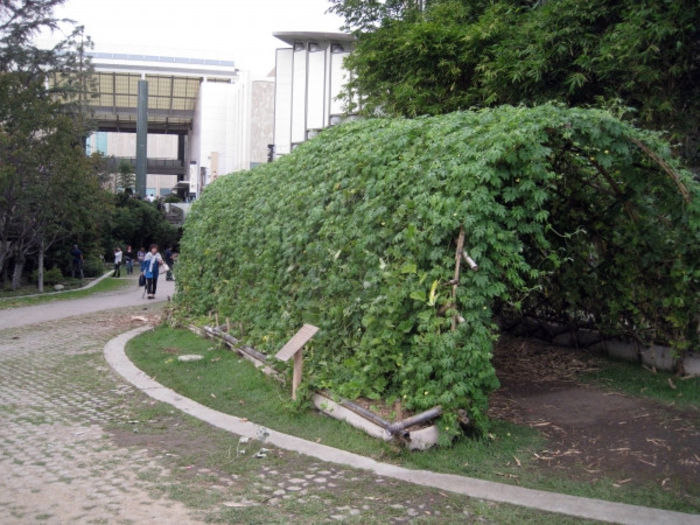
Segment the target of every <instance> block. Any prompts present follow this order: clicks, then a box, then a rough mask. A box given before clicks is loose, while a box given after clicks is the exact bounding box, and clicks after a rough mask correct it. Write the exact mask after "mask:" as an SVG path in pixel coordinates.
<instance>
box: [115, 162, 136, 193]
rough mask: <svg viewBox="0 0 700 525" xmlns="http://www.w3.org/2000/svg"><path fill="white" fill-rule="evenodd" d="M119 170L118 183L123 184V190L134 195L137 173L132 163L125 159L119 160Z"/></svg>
mask: <svg viewBox="0 0 700 525" xmlns="http://www.w3.org/2000/svg"><path fill="white" fill-rule="evenodd" d="M117 171H118V172H119V178H118V185H119V186H121V188H122V191H123V192H125V193H128V194H129V195H133V194H134V186H135V184H136V174H135V173H134V170H133V169H132V167H131V164H129V163H128V162H127V161H125V160H122V161H120V162H119V167H118V168H117Z"/></svg>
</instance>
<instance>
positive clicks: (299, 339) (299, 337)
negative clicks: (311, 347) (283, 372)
mask: <svg viewBox="0 0 700 525" xmlns="http://www.w3.org/2000/svg"><path fill="white" fill-rule="evenodd" d="M316 332H318V327H317V326H314V325H312V324H305V325H304V326H302V327H301V328H300V329H299V331H298V332H297V333H296V334H294V337H292V338H291V339H290V340H289V341H287V344H285V345H284V346H283V347H282V349H281V350H280V351H279V352H277V355H275V357H276V358H277V359H279V360H280V361H289V359H290V358H291V357H292V356H293V355H294V354H296V353H297V352H298V351H299V350H301V348H302V347H303V346H304V345H305V344H306V343H307V342H308V341H309V339H311V338H312V337H313V336H314V334H315V333H316Z"/></svg>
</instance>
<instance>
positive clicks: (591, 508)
mask: <svg viewBox="0 0 700 525" xmlns="http://www.w3.org/2000/svg"><path fill="white" fill-rule="evenodd" d="M150 329H152V327H150V326H142V327H139V328H136V329H134V330H130V331H128V332H126V333H123V334H121V335H119V336H117V337H115V338H114V339H112V340H110V341H109V342H108V343H107V344H106V345H105V348H104V354H105V359H106V360H107V362H108V363H109V365H110V366H111V367H112V368H113V369H114V370H115V371H116V372H117V373H118V374H120V375H121V376H122V377H123V378H124V379H126V380H127V381H128V382H129V383H131V384H132V385H134V386H135V387H137V388H138V389H140V390H142V391H143V392H145V393H146V394H148V395H149V396H151V397H152V398H154V399H157V400H158V401H162V402H164V403H168V404H169V405H172V406H174V407H175V408H178V409H179V410H181V411H183V412H185V413H186V414H189V415H190V416H192V417H195V418H197V419H200V420H202V421H205V422H207V423H209V424H210V425H213V426H215V427H218V428H221V429H223V430H226V431H228V432H232V433H234V434H237V435H239V436H245V437H248V438H251V439H260V436H261V434H263V433H264V432H265V431H266V432H269V435H268V437H267V439H265V442H266V443H269V444H271V445H274V446H276V447H279V448H282V449H285V450H291V451H295V452H298V453H300V454H305V455H307V456H311V457H314V458H317V459H320V460H322V461H327V462H330V463H336V464H339V465H343V466H348V467H353V468H358V469H363V470H368V471H370V472H374V473H375V474H378V475H380V476H386V477H389V478H393V479H398V480H401V481H407V482H409V483H415V484H416V485H422V486H425V487H433V488H438V489H441V490H447V491H450V492H454V493H456V494H463V495H465V496H469V497H473V498H480V499H485V500H490V501H495V502H499V503H509V504H512V505H519V506H523V507H530V508H533V509H538V510H543V511H548V512H556V513H560V514H567V515H570V516H576V517H580V518H587V519H593V520H599V521H606V522H611V523H623V524H629V525H642V524H648V525H686V524H687V525H700V515H695V514H686V513H682V512H674V511H667V510H660V509H654V508H651V507H641V506H636V505H628V504H625V503H613V502H610V501H604V500H599V499H591V498H581V497H578V496H568V495H566V494H558V493H554V492H546V491H543V490H535V489H527V488H522V487H517V486H514V485H507V484H504V483H496V482H493V481H485V480H481V479H475V478H467V477H464V476H457V475H455V474H439V473H436V472H430V471H427V470H412V469H408V468H404V467H399V466H396V465H390V464H388V463H380V462H378V461H375V460H373V459H370V458H367V457H364V456H361V455H359V454H354V453H352V452H347V451H345V450H340V449H337V448H333V447H329V446H326V445H321V444H319V443H314V442H312V441H307V440H305V439H301V438H298V437H295V436H290V435H288V434H283V433H281V432H276V431H274V430H270V429H265V428H264V427H261V426H260V425H256V424H255V423H252V422H250V421H247V420H243V419H240V418H238V417H235V416H231V415H228V414H224V413H222V412H218V411H216V410H213V409H211V408H208V407H206V406H204V405H200V404H199V403H197V402H195V401H192V400H191V399H188V398H185V397H182V396H181V395H179V394H178V393H176V392H175V391H173V390H171V389H169V388H166V387H164V386H163V385H161V384H159V383H157V382H156V381H154V380H153V379H151V378H150V377H148V376H147V375H146V374H145V373H144V372H142V371H141V370H139V369H138V368H136V366H135V365H134V364H133V363H132V362H131V361H130V360H129V358H128V357H127V356H126V353H125V352H124V347H125V345H126V343H127V342H128V341H129V340H130V339H132V338H134V337H136V336H137V335H139V334H141V333H143V332H145V331H147V330H150Z"/></svg>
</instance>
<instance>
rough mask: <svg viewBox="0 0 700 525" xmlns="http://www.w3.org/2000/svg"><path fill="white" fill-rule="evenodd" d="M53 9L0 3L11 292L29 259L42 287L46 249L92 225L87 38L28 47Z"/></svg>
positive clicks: (0, 192) (2, 171)
mask: <svg viewBox="0 0 700 525" xmlns="http://www.w3.org/2000/svg"><path fill="white" fill-rule="evenodd" d="M60 3H62V0H42V1H33V0H22V1H20V0H10V1H8V2H4V3H3V4H2V5H0V158H2V159H3V163H2V165H0V267H1V268H3V269H4V268H5V266H6V265H7V264H8V263H9V261H10V259H11V260H12V262H13V263H14V267H13V287H14V288H16V287H18V286H19V284H20V278H21V276H22V272H23V269H24V265H25V263H26V261H27V259H28V258H29V257H32V256H36V258H37V259H38V263H39V264H38V266H39V268H38V270H39V271H38V275H39V282H38V283H37V284H38V286H39V289H42V288H43V280H42V277H43V273H42V272H43V258H44V254H45V253H46V250H47V249H48V248H49V247H51V245H52V244H54V243H55V242H57V241H58V240H61V239H64V238H66V237H67V236H68V235H71V234H75V232H76V228H77V226H76V222H77V221H80V220H82V222H83V223H84V224H92V225H94V224H95V223H96V220H95V214H97V213H98V212H99V208H100V207H99V202H97V201H98V199H96V198H95V193H96V188H97V186H96V180H97V179H96V177H95V176H94V174H93V169H92V168H93V166H94V164H93V163H92V162H90V161H88V160H87V159H86V157H85V154H84V151H83V149H82V143H83V140H84V137H85V135H86V134H87V133H88V130H89V122H88V120H87V119H86V117H85V93H86V92H87V89H86V84H87V82H88V78H89V73H90V68H89V61H88V60H86V58H85V54H84V48H85V47H86V46H89V45H90V42H89V39H88V40H86V39H84V38H83V36H82V28H76V29H75V30H74V31H73V32H72V33H71V34H70V35H69V36H68V37H67V38H66V39H64V40H63V41H62V42H60V43H59V44H57V45H56V46H54V47H53V48H52V49H48V50H44V49H39V48H37V47H35V46H33V45H32V44H31V39H32V37H33V35H34V34H35V33H36V32H37V31H38V30H40V29H42V28H49V29H55V28H57V27H58V25H59V23H60V22H61V21H60V20H57V19H55V18H54V17H53V16H52V9H53V8H54V7H55V6H56V5H58V4H60ZM93 227H94V226H93Z"/></svg>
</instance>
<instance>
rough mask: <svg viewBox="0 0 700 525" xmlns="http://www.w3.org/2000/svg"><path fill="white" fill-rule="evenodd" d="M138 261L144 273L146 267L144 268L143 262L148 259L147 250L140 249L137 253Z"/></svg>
mask: <svg viewBox="0 0 700 525" xmlns="http://www.w3.org/2000/svg"><path fill="white" fill-rule="evenodd" d="M136 259H137V260H138V261H139V266H140V267H141V271H142V272H143V271H144V269H145V268H144V266H143V261H144V259H146V248H144V247H143V246H141V248H139V251H137V252H136Z"/></svg>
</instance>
